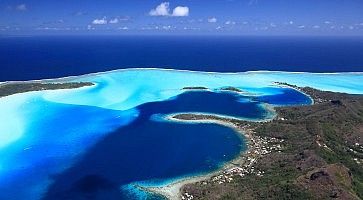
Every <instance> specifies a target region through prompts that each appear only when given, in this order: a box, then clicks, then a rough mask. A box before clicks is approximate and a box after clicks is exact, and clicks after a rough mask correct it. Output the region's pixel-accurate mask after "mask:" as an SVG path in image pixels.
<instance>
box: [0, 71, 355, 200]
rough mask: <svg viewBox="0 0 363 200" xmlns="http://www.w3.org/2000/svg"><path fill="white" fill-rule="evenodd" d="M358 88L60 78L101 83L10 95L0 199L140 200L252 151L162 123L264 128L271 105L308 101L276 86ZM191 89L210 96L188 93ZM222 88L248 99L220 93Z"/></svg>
mask: <svg viewBox="0 0 363 200" xmlns="http://www.w3.org/2000/svg"><path fill="white" fill-rule="evenodd" d="M296 77H299V79H297V78H296ZM317 77H319V79H316V78H317ZM333 80H334V81H333ZM336 80H340V84H336V83H335V82H336ZM357 80H362V75H361V74H335V75H334V74H331V75H328V74H290V73H283V72H281V73H273V72H271V73H267V72H266V73H241V74H217V73H194V72H181V71H165V70H122V71H114V72H109V73H103V74H95V75H90V76H82V77H77V78H67V79H64V80H62V81H91V82H94V83H95V84H96V85H94V86H90V87H84V88H79V89H70V90H58V91H40V92H29V93H24V94H16V95H12V96H8V97H4V98H1V99H0V109H1V110H2V111H3V112H2V113H0V120H1V121H2V122H5V123H1V124H0V130H1V134H2V139H3V141H2V142H1V143H0V144H1V145H0V191H1V192H0V199H24V198H26V199H41V198H44V199H57V198H58V199H64V198H69V199H82V198H94V199H105V198H107V199H123V198H124V199H125V198H136V197H141V196H137V195H140V194H138V193H135V192H133V191H130V187H128V186H129V185H130V184H133V183H134V184H137V183H138V182H148V184H151V185H152V184H161V183H165V182H168V181H173V180H175V179H177V178H182V177H187V176H191V175H198V174H203V173H208V172H210V171H213V170H216V169H218V168H219V167H221V165H223V164H224V163H225V162H228V161H230V160H232V159H233V158H235V156H237V155H238V154H239V153H240V152H241V151H243V150H244V149H245V148H246V146H245V142H244V138H243V137H242V136H240V135H238V134H237V133H236V132H234V130H232V129H230V128H227V127H224V126H220V125H215V124H190V123H175V122H171V121H163V120H161V119H160V118H158V116H159V117H160V116H162V115H163V114H172V113H179V112H201V113H214V114H219V115H227V116H232V117H238V118H244V119H248V120H263V119H266V118H269V117H271V116H272V114H273V113H271V111H270V110H269V109H265V105H266V104H272V105H283V106H285V105H296V104H298V105H301V104H310V103H311V100H310V98H308V97H307V96H305V95H304V94H302V93H301V92H298V91H296V90H293V89H290V88H281V87H278V86H276V85H274V84H273V81H280V82H289V83H293V84H299V85H302V86H304V85H310V86H315V87H317V88H319V87H320V88H321V89H330V90H332V89H336V90H344V89H346V91H348V92H351V91H353V93H354V92H358V93H359V92H361V90H360V89H359V88H360V86H361V85H360V84H362V82H357ZM186 86H204V87H208V88H210V89H211V91H193V92H190V91H188V92H185V90H182V88H183V87H186ZM226 86H234V87H237V88H239V89H241V90H243V91H244V92H243V93H242V94H237V93H233V92H221V91H220V89H221V88H223V87H226ZM156 119H157V120H156ZM14 122H16V123H14ZM13 135H16V137H14V136H13ZM130 195H131V196H130ZM135 195H136V196H135ZM144 195H145V194H144ZM154 198H159V197H158V196H154Z"/></svg>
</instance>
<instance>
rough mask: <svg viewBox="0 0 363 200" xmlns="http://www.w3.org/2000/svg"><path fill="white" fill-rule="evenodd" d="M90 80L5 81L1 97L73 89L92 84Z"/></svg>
mask: <svg viewBox="0 0 363 200" xmlns="http://www.w3.org/2000/svg"><path fill="white" fill-rule="evenodd" d="M91 85H93V83H90V82H69V83H34V82H33V83H31V82H29V83H5V84H2V85H0V98H1V97H5V96H9V95H12V94H17V93H23V92H30V91H40V90H58V89H71V88H79V87H84V86H91Z"/></svg>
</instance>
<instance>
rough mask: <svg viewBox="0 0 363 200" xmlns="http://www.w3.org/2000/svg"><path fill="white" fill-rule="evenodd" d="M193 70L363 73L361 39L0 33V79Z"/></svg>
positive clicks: (362, 42) (362, 46) (362, 39)
mask: <svg viewBox="0 0 363 200" xmlns="http://www.w3.org/2000/svg"><path fill="white" fill-rule="evenodd" d="M135 67H139V68H140V67H141V68H145V67H146V68H150V67H157V68H172V69H187V70H193V71H215V72H243V71H255V70H270V71H304V72H357V71H363V37H253V36H250V37H247V36H245V37H242V36H224V37H223V36H219V37H218V36H37V37H35V36H34V37H0V69H1V73H0V81H7V80H33V79H44V78H57V77H64V76H70V75H80V74H87V73H92V72H102V71H109V70H114V69H122V68H135Z"/></svg>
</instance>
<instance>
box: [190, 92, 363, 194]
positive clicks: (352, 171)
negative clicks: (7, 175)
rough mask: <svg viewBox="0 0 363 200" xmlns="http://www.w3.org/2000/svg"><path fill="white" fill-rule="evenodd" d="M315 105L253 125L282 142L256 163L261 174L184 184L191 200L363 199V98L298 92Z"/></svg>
mask: <svg viewBox="0 0 363 200" xmlns="http://www.w3.org/2000/svg"><path fill="white" fill-rule="evenodd" d="M299 89H301V90H303V91H304V92H306V93H308V94H309V95H310V96H312V97H313V98H314V100H315V102H317V103H316V104H315V105H311V106H298V107H283V108H276V111H277V113H278V118H276V119H275V120H273V121H271V122H266V123H252V126H253V127H254V130H255V134H256V135H259V136H264V137H274V138H280V139H284V141H285V142H284V148H283V150H282V151H281V152H273V153H271V154H269V155H266V156H265V157H262V158H261V159H259V160H258V161H257V163H256V165H255V169H256V170H260V171H264V172H265V173H264V175H263V176H256V175H255V174H249V175H247V176H244V177H243V178H241V177H238V176H236V177H235V178H234V179H233V181H232V182H230V183H224V184H201V183H195V184H189V185H186V186H184V188H183V192H188V193H189V194H192V195H193V197H194V199H279V200H280V199H363V96H360V95H347V94H341V93H332V92H322V91H318V90H315V89H312V88H299Z"/></svg>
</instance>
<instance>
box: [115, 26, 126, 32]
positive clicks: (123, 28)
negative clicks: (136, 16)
mask: <svg viewBox="0 0 363 200" xmlns="http://www.w3.org/2000/svg"><path fill="white" fill-rule="evenodd" d="M117 29H118V30H124V31H127V30H129V27H127V26H124V27H118V28H117Z"/></svg>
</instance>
